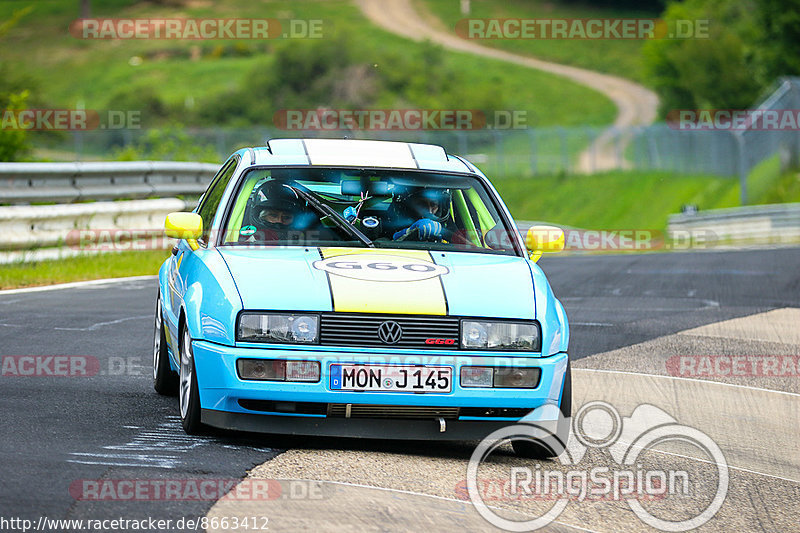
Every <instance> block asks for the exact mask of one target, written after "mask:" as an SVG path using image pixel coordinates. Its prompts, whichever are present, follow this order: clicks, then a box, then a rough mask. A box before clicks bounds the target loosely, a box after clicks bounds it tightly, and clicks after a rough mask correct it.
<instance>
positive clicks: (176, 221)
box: [164, 213, 203, 250]
mask: <svg viewBox="0 0 800 533" xmlns="http://www.w3.org/2000/svg"><path fill="white" fill-rule="evenodd" d="M164 230H165V232H166V234H167V237H172V238H173V239H186V240H187V241H188V243H189V247H191V249H192V250H197V248H198V245H197V239H199V238H200V237H201V236H202V235H203V219H202V218H201V217H200V215H198V214H196V213H170V214H169V215H167V220H166V221H164Z"/></svg>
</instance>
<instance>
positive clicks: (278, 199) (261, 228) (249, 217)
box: [239, 180, 313, 242]
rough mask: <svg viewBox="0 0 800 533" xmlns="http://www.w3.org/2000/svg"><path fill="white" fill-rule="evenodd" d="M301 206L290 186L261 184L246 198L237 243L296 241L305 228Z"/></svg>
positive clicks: (280, 183)
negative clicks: (246, 205) (245, 209)
mask: <svg viewBox="0 0 800 533" xmlns="http://www.w3.org/2000/svg"><path fill="white" fill-rule="evenodd" d="M304 207H305V202H304V201H303V200H302V199H301V198H300V197H299V196H298V195H297V193H296V192H295V191H294V190H293V189H292V188H291V187H290V186H288V185H286V184H285V183H282V182H279V181H275V180H271V181H267V182H265V183H264V184H262V185H260V186H259V187H258V188H257V189H255V190H254V191H253V194H252V196H251V197H250V200H249V205H248V208H247V211H246V216H245V224H244V225H243V226H242V229H241V231H240V237H239V240H240V242H242V241H244V242H253V241H286V240H288V239H290V238H292V237H295V238H296V237H297V236H298V235H299V234H300V232H301V231H302V230H304V229H307V226H308V225H309V220H308V217H309V213H308V212H307V211H305V209H304ZM311 216H312V217H313V215H311ZM293 233H294V234H297V235H292V234H293Z"/></svg>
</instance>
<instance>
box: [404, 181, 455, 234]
mask: <svg viewBox="0 0 800 533" xmlns="http://www.w3.org/2000/svg"><path fill="white" fill-rule="evenodd" d="M449 217H450V192H449V191H448V190H447V189H437V188H418V189H414V190H412V191H410V192H407V193H403V194H400V195H398V196H397V197H396V198H395V199H394V201H393V202H392V207H391V212H390V217H389V227H390V228H391V229H392V231H393V233H391V236H392V240H395V241H397V240H406V239H410V240H418V241H430V242H439V241H441V240H442V239H443V236H444V234H445V233H446V232H448V230H447V229H446V228H445V227H444V224H445V223H446V222H447V220H448V219H449Z"/></svg>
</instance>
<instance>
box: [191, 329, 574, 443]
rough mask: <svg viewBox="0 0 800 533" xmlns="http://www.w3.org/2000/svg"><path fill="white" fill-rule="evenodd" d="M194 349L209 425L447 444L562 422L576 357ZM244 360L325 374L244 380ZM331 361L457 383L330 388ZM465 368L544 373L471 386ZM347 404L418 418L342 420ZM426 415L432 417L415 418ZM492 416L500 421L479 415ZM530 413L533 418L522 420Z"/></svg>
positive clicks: (195, 345) (201, 344) (199, 345)
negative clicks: (529, 379)
mask: <svg viewBox="0 0 800 533" xmlns="http://www.w3.org/2000/svg"><path fill="white" fill-rule="evenodd" d="M192 350H193V353H194V359H195V369H196V373H197V381H198V387H199V393H200V405H201V407H202V412H201V413H202V421H203V423H205V424H208V425H210V426H214V427H219V428H225V429H234V430H243V431H256V432H265V433H281V434H294V435H326V436H351V437H365V438H387V437H389V438H405V439H442V440H471V439H480V438H482V437H484V436H486V435H487V434H488V433H490V432H491V431H493V430H495V429H498V428H500V427H504V426H507V425H508V424H510V423H515V422H518V421H525V422H535V423H537V424H540V425H550V424H554V423H555V421H556V419H557V418H558V415H557V412H558V406H559V405H560V401H561V390H562V385H563V381H564V373H565V371H566V368H567V359H568V357H567V354H566V353H559V354H556V355H552V356H549V357H517V356H511V355H509V354H507V353H504V354H493V355H488V354H475V352H464V351H444V350H438V351H436V352H425V351H420V350H383V351H381V350H373V349H370V350H369V351H368V352H367V351H360V350H359V349H353V348H339V347H319V346H314V347H312V348H309V347H291V348H285V347H269V348H264V347H247V348H243V347H230V346H221V345H218V344H214V343H210V342H206V341H193V342H192ZM240 358H269V359H302V360H317V361H320V363H321V369H322V376H321V379H320V381H319V382H317V383H290V382H280V381H251V380H242V379H239V377H238V375H237V372H236V361H237V359H240ZM331 363H371V364H405V365H420V364H422V365H437V366H450V367H452V368H453V376H454V379H453V386H452V390H451V392H449V393H425V394H419V393H416V394H415V393H412V392H356V391H335V390H331V388H330V372H329V369H330V365H331ZM464 365H486V366H535V367H539V368H540V369H541V377H540V380H539V384H538V386H537V387H536V388H535V389H511V388H508V389H498V388H471V387H470V388H463V387H461V385H460V383H459V379H458V376H459V375H460V369H461V367H462V366H464ZM243 404H244V405H245V406H248V407H250V408H249V409H248V408H245V407H243ZM254 405H256V406H258V407H253V406H254ZM346 405H353V406H377V407H381V406H386V407H388V408H389V409H388V410H389V411H391V407H392V406H404V407H408V408H409V411H410V414H409V415H407V416H406V415H403V416H398V415H397V414H396V413H392V414H391V415H389V416H391V418H390V417H388V416H387V417H386V418H383V417H381V416H380V415H377V417H376V416H375V415H369V418H359V417H357V416H358V415H355V416H353V417H350V410H349V409H348V410H347V415H342V413H341V410H340V411H337V414H334V413H333V411H332V407H333V406H340V407H341V406H346ZM265 406H266V407H265ZM270 406H274V407H270ZM278 406H280V407H278ZM286 406H289V407H288V409H287V407H286ZM291 406H297V412H290V411H292V407H291ZM306 406H312V407H313V409H307V408H306ZM326 406H327V408H326ZM436 408H441V409H442V410H443V411H444V410H446V412H447V415H441V416H437V415H436V414H433V415H432V414H431V412H432V409H433V412H434V413H436V412H438V411H436ZM508 410H511V411H508ZM377 411H378V412H380V409H378V410H377ZM418 411H425V413H424V414H421V415H415V414H414V413H415V412H418ZM490 412H491V413H492V416H478V415H480V414H482V413H487V414H488V413H490ZM522 413H527V414H526V415H524V416H522ZM506 414H511V416H505V415H506ZM360 416H365V415H363V414H362V415H360ZM442 429H444V431H442Z"/></svg>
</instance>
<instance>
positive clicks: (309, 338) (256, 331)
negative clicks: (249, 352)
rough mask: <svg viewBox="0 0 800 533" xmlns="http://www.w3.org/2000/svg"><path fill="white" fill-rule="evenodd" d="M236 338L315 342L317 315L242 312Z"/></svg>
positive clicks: (246, 340)
mask: <svg viewBox="0 0 800 533" xmlns="http://www.w3.org/2000/svg"><path fill="white" fill-rule="evenodd" d="M236 339H237V340H239V341H245V342H287V343H302V344H315V343H316V342H317V341H318V339H319V316H318V315H304V314H292V315H283V314H282V315H278V314H264V313H242V314H241V315H240V316H239V327H238V328H237V334H236Z"/></svg>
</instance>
